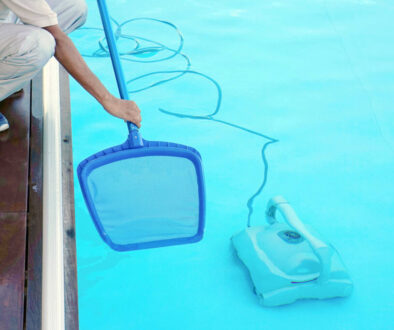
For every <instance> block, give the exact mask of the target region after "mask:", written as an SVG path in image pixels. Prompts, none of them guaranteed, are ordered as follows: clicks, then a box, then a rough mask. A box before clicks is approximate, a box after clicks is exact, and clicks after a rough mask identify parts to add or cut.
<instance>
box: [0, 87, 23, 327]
mask: <svg viewBox="0 0 394 330" xmlns="http://www.w3.org/2000/svg"><path fill="white" fill-rule="evenodd" d="M0 112H2V113H4V115H5V116H6V117H7V118H8V120H9V123H10V129H9V130H7V131H5V132H2V133H0V328H1V329H2V330H3V329H5V330H14V329H15V330H19V329H23V314H24V283H25V254H26V230H27V229H26V226H27V225H26V218H27V198H28V189H27V185H28V184H27V181H28V169H29V140H30V83H29V84H28V85H27V87H26V88H25V89H24V94H23V95H22V96H21V97H19V98H10V99H7V100H4V101H2V102H0Z"/></svg>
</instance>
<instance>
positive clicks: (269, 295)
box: [232, 196, 353, 306]
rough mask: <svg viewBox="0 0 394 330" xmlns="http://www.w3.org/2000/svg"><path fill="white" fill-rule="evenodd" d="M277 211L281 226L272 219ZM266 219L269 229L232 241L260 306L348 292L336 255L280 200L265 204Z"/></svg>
mask: <svg viewBox="0 0 394 330" xmlns="http://www.w3.org/2000/svg"><path fill="white" fill-rule="evenodd" d="M276 210H279V212H280V213H281V214H282V216H283V218H284V219H285V221H286V223H283V222H278V221H277V219H276V217H275V214H276ZM266 220H267V222H268V225H265V226H254V227H248V228H246V229H245V230H243V231H242V232H240V233H238V234H236V235H234V236H233V237H232V243H233V246H234V248H235V251H236V253H237V255H238V257H239V258H240V259H241V261H242V262H243V263H244V264H245V266H246V268H247V269H248V270H249V272H250V276H251V278H252V281H253V284H254V287H255V293H256V294H257V296H258V297H259V299H260V303H261V304H262V305H264V306H279V305H284V304H290V303H292V302H294V301H296V300H298V299H307V298H314V299H326V298H334V297H346V296H349V295H350V294H351V292H352V288H353V283H352V281H351V279H350V277H349V275H348V273H347V271H346V268H345V266H344V264H343V262H342V260H341V258H340V257H339V254H338V252H337V251H336V250H335V248H334V247H333V246H331V245H330V244H327V243H325V242H323V241H321V240H320V239H319V238H318V237H316V235H314V234H311V233H310V231H308V229H307V228H306V227H305V225H304V224H303V223H302V222H301V220H300V219H299V218H298V217H297V215H296V213H295V212H294V210H293V208H292V207H291V206H290V204H289V203H288V202H287V201H286V200H285V199H284V198H283V197H281V196H277V197H274V198H272V199H271V200H270V201H269V203H268V206H267V211H266Z"/></svg>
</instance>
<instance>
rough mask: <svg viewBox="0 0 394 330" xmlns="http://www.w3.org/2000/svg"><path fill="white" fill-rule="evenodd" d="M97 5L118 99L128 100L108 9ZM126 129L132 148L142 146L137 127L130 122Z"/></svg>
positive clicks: (103, 2) (105, 6) (99, 0)
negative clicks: (118, 95) (117, 90)
mask: <svg viewBox="0 0 394 330" xmlns="http://www.w3.org/2000/svg"><path fill="white" fill-rule="evenodd" d="M97 4H98V7H99V11H100V17H101V21H102V23H103V28H104V33H105V38H106V40H107V44H108V49H109V54H110V56H111V62H112V66H113V68H114V72H115V77H116V83H117V85H118V89H119V94H120V97H121V98H122V99H123V100H128V99H129V93H128V91H127V85H126V80H125V78H124V73H123V69H122V65H121V63H120V57H119V52H118V48H117V46H116V40H115V38H114V32H113V30H112V26H111V20H110V17H109V15H108V8H107V4H106V2H105V0H97ZM127 127H128V129H129V134H130V135H129V138H130V139H131V140H130V141H131V142H132V143H133V146H142V138H141V135H140V133H139V130H138V127H137V126H136V125H135V124H133V123H132V122H129V121H128V122H127Z"/></svg>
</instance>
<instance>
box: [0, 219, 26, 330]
mask: <svg viewBox="0 0 394 330" xmlns="http://www.w3.org/2000/svg"><path fill="white" fill-rule="evenodd" d="M25 243H26V213H24V212H21V213H0V329H2V330H3V329H4V330H14V329H15V330H19V329H23V300H24V281H25V277H24V274H25Z"/></svg>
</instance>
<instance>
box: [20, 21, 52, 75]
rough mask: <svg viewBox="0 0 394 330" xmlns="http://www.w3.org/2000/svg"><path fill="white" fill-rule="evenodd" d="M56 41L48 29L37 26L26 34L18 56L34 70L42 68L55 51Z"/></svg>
mask: <svg viewBox="0 0 394 330" xmlns="http://www.w3.org/2000/svg"><path fill="white" fill-rule="evenodd" d="M55 46H56V42H55V39H54V38H53V36H52V35H51V34H50V33H49V32H48V31H46V30H44V29H41V28H36V29H34V30H32V31H31V33H29V34H26V35H25V36H24V40H23V42H22V43H21V47H20V48H19V50H18V56H19V57H20V58H21V59H23V60H24V63H25V65H28V66H30V67H31V69H32V70H35V69H40V68H42V67H43V66H44V65H45V64H46V63H47V62H48V61H49V59H50V58H51V57H52V56H53V54H54V53H55Z"/></svg>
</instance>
